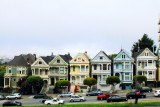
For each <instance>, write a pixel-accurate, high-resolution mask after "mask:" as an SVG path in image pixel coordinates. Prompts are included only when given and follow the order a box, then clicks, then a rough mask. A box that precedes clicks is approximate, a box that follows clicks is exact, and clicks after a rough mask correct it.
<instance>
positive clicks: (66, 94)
mask: <svg viewBox="0 0 160 107" xmlns="http://www.w3.org/2000/svg"><path fill="white" fill-rule="evenodd" d="M73 94H74V93H73V92H65V93H62V94H60V95H59V97H71V96H72V95H73Z"/></svg>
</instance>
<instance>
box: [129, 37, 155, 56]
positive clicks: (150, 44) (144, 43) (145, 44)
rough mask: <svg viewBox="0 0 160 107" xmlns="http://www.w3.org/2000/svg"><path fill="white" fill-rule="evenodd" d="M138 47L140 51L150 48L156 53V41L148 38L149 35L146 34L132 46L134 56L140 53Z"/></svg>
mask: <svg viewBox="0 0 160 107" xmlns="http://www.w3.org/2000/svg"><path fill="white" fill-rule="evenodd" d="M138 45H139V47H140V49H145V48H149V49H150V50H151V51H152V52H153V50H154V53H155V51H156V46H155V45H154V40H152V39H151V38H148V35H147V34H144V35H143V37H142V38H141V39H139V40H138V42H135V43H134V44H133V46H132V56H133V55H134V53H135V52H138Z"/></svg>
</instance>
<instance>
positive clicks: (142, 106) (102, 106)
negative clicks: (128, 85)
mask: <svg viewBox="0 0 160 107" xmlns="http://www.w3.org/2000/svg"><path fill="white" fill-rule="evenodd" d="M147 106H150V107H151V106H157V107H158V106H159V107H160V102H141V103H138V104H134V103H99V104H64V105H42V106H40V105H38V106H23V107H147Z"/></svg>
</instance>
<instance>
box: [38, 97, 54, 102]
mask: <svg viewBox="0 0 160 107" xmlns="http://www.w3.org/2000/svg"><path fill="white" fill-rule="evenodd" d="M52 99H53V97H50V96H45V97H44V98H43V99H42V100H41V101H40V102H42V103H44V102H45V101H46V100H52Z"/></svg>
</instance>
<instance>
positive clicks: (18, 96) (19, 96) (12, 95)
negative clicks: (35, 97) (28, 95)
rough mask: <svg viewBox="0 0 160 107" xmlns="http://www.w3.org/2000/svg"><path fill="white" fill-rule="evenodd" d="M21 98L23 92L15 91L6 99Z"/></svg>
mask: <svg viewBox="0 0 160 107" xmlns="http://www.w3.org/2000/svg"><path fill="white" fill-rule="evenodd" d="M18 98H19V99H20V98H21V94H20V93H14V94H11V95H8V96H6V99H18Z"/></svg>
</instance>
